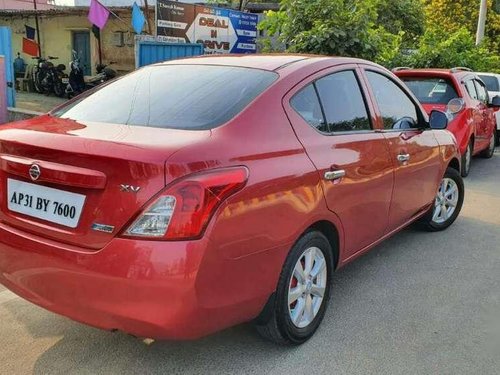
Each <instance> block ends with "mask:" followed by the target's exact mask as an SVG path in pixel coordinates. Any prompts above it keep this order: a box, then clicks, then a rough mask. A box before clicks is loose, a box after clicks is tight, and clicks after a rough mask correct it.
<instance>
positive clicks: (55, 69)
mask: <svg viewBox="0 0 500 375" xmlns="http://www.w3.org/2000/svg"><path fill="white" fill-rule="evenodd" d="M34 59H36V60H37V64H36V67H35V69H34V70H33V75H32V77H31V79H32V82H33V87H34V88H35V90H36V91H37V92H39V93H43V94H47V95H49V94H51V93H54V94H56V95H57V96H64V85H63V83H62V78H63V76H64V70H65V69H66V66H65V65H64V64H58V65H57V66H54V64H53V63H52V61H50V60H57V59H58V57H56V56H48V57H47V59H44V58H43V57H39V56H38V57H34Z"/></svg>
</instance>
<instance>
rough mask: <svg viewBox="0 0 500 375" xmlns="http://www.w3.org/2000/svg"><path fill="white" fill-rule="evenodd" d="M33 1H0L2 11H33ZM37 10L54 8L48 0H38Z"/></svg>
mask: <svg viewBox="0 0 500 375" xmlns="http://www.w3.org/2000/svg"><path fill="white" fill-rule="evenodd" d="M33 6H34V4H33V0H0V9H33ZM36 7H37V9H50V8H53V6H52V5H51V3H50V2H49V1H48V0H36Z"/></svg>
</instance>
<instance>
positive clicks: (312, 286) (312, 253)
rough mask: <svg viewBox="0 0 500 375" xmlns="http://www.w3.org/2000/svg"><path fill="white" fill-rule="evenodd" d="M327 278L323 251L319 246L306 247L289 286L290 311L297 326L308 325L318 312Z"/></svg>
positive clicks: (291, 317)
mask: <svg viewBox="0 0 500 375" xmlns="http://www.w3.org/2000/svg"><path fill="white" fill-rule="evenodd" d="M327 278H328V273H327V266H326V259H325V256H324V255H323V252H322V251H321V250H320V249H319V248H317V247H310V248H308V249H306V250H305V251H304V252H303V253H302V255H301V256H300V257H299V259H298V260H297V263H296V264H295V267H294V270H293V273H292V276H291V277H290V282H289V286H288V313H289V315H290V319H291V320H292V323H293V324H294V325H295V326H296V327H298V328H304V327H307V326H308V325H309V324H311V322H312V321H313V320H314V318H315V317H316V315H317V314H318V312H319V310H320V308H321V305H322V303H323V299H324V296H325V290H326V286H327V282H328V280H327Z"/></svg>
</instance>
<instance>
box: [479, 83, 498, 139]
mask: <svg viewBox="0 0 500 375" xmlns="http://www.w3.org/2000/svg"><path fill="white" fill-rule="evenodd" d="M477 75H478V76H479V78H481V79H482V80H483V82H484V84H485V85H486V88H487V89H488V94H489V97H490V101H491V99H493V98H494V97H495V96H497V95H498V96H500V74H495V73H477ZM495 116H496V119H497V144H500V111H497V112H496V113H495Z"/></svg>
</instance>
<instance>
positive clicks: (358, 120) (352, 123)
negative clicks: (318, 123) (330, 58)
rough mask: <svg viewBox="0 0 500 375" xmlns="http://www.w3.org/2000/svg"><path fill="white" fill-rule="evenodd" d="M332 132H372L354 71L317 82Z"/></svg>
mask: <svg viewBox="0 0 500 375" xmlns="http://www.w3.org/2000/svg"><path fill="white" fill-rule="evenodd" d="M316 87H317V89H318V94H319V97H320V100H321V104H322V105H323V109H324V111H325V118H326V122H327V123H328V126H329V128H330V132H332V133H334V132H341V131H359V130H371V125H370V120H369V118H368V111H367V109H366V104H365V100H364V98H363V94H362V93H361V88H360V86H359V83H358V79H357V78H356V75H355V73H354V71H352V70H346V71H343V72H339V73H333V74H330V75H328V76H326V77H323V78H320V79H318V80H317V81H316Z"/></svg>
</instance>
